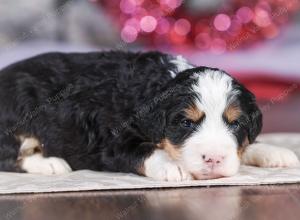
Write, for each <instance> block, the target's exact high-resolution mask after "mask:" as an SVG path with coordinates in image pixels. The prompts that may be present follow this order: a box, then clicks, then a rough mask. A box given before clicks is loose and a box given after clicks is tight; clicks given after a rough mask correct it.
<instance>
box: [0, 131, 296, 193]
mask: <svg viewBox="0 0 300 220" xmlns="http://www.w3.org/2000/svg"><path fill="white" fill-rule="evenodd" d="M259 140H261V141H264V142H266V143H272V144H275V145H278V146H285V147H288V148H290V149H292V150H294V151H295V152H296V153H297V155H298V156H299V157H300V134H291V133H288V134H265V135H261V136H260V137H259ZM283 183H300V168H293V169H286V168H284V169H278V168H269V169H262V168H257V167H250V166H242V167H241V169H240V172H239V173H238V174H237V175H235V176H233V177H229V178H221V179H214V180H197V181H195V180H194V181H186V182H179V183H177V182H158V181H154V180H152V179H150V178H145V177H140V176H136V175H133V174H123V173H104V172H93V171H88V170H82V171H76V172H72V173H69V174H66V175H60V176H41V175H33V174H19V173H4V172H0V194H10V193H31V192H34V193H39V192H65V191H84V190H111V189H141V188H166V187H187V186H216V185H222V186H225V185H261V184H283Z"/></svg>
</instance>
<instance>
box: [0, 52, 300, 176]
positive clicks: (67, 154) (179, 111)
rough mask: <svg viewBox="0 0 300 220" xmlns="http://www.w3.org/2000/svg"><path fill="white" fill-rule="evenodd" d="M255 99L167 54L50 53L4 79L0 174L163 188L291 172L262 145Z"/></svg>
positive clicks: (294, 161) (292, 162) (282, 156)
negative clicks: (150, 181)
mask: <svg viewBox="0 0 300 220" xmlns="http://www.w3.org/2000/svg"><path fill="white" fill-rule="evenodd" d="M261 128H262V114H261V112H260V110H259V108H258V107H257V104H256V101H255V97H254V95H253V94H252V93H251V92H249V91H248V90H247V89H246V88H245V87H244V86H243V85H241V84H240V83H239V82H238V81H237V80H235V79H234V78H232V77H231V76H230V75H228V74H227V73H225V72H224V71H222V70H219V69H214V68H209V67H196V66H193V65H191V64H189V63H187V62H186V60H185V59H184V58H182V57H181V56H177V57H176V56H171V55H167V54H162V53H159V52H147V53H134V52H121V51H112V52H91V53H48V54H43V55H39V56H36V57H33V58H30V59H27V60H24V61H21V62H17V63H15V64H12V65H10V66H8V67H6V68H5V69H3V70H2V71H1V72H0V129H1V134H0V170H1V171H13V172H28V173H38V174H63V173H67V172H71V171H72V170H82V169H90V170H96V171H113V172H132V173H137V174H140V175H144V176H148V177H152V178H154V179H157V180H165V181H184V180H190V179H212V178H219V177H227V176H232V175H234V174H236V173H237V172H238V169H239V166H240V164H246V165H254V166H259V167H293V166H298V165H299V160H298V158H297V156H296V155H295V154H294V153H293V152H292V151H290V150H288V149H286V148H280V147H276V146H271V145H266V144H263V143H257V142H255V138H256V137H257V135H258V134H259V133H260V131H261Z"/></svg>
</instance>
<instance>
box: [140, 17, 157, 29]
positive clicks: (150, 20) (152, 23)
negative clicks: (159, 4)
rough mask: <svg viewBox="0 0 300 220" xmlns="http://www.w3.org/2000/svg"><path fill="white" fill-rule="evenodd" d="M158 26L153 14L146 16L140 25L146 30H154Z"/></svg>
mask: <svg viewBox="0 0 300 220" xmlns="http://www.w3.org/2000/svg"><path fill="white" fill-rule="evenodd" d="M156 26H157V20H156V19H155V18H154V17H153V16H149V15H147V16H144V17H143V18H142V19H141V21H140V27H141V29H142V30H143V31H145V32H148V33H149V32H152V31H154V30H155V28H156Z"/></svg>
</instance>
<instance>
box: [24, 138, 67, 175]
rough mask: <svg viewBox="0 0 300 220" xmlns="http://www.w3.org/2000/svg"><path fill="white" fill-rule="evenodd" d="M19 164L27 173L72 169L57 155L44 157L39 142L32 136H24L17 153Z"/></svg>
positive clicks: (65, 171)
mask: <svg viewBox="0 0 300 220" xmlns="http://www.w3.org/2000/svg"><path fill="white" fill-rule="evenodd" d="M19 166H20V168H21V169H22V170H24V171H26V172H27V173H36V174H45V175H51V174H64V173H69V172H71V171H72V169H71V168H70V166H69V165H68V163H67V162H66V161H65V160H63V159H61V158H57V157H44V156H43V154H42V150H41V146H40V143H39V141H38V140H37V139H35V138H33V137H27V138H24V140H23V141H22V145H21V148H20V153H19Z"/></svg>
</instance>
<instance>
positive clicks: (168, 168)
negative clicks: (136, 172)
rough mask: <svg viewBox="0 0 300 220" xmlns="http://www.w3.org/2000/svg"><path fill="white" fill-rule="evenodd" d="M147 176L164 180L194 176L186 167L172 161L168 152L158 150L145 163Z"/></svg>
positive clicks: (188, 178)
mask: <svg viewBox="0 0 300 220" xmlns="http://www.w3.org/2000/svg"><path fill="white" fill-rule="evenodd" d="M144 168H145V176H148V177H151V178H154V179H156V180H162V181H176V182H179V181H184V180H191V179H192V176H191V174H189V173H188V172H187V171H185V169H184V168H183V167H182V166H180V165H178V164H176V163H175V162H174V161H172V160H171V159H170V158H169V157H168V155H167V154H166V152H164V151H163V150H156V151H155V152H154V153H153V154H152V155H151V156H150V157H149V158H147V159H146V160H145V163H144Z"/></svg>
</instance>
